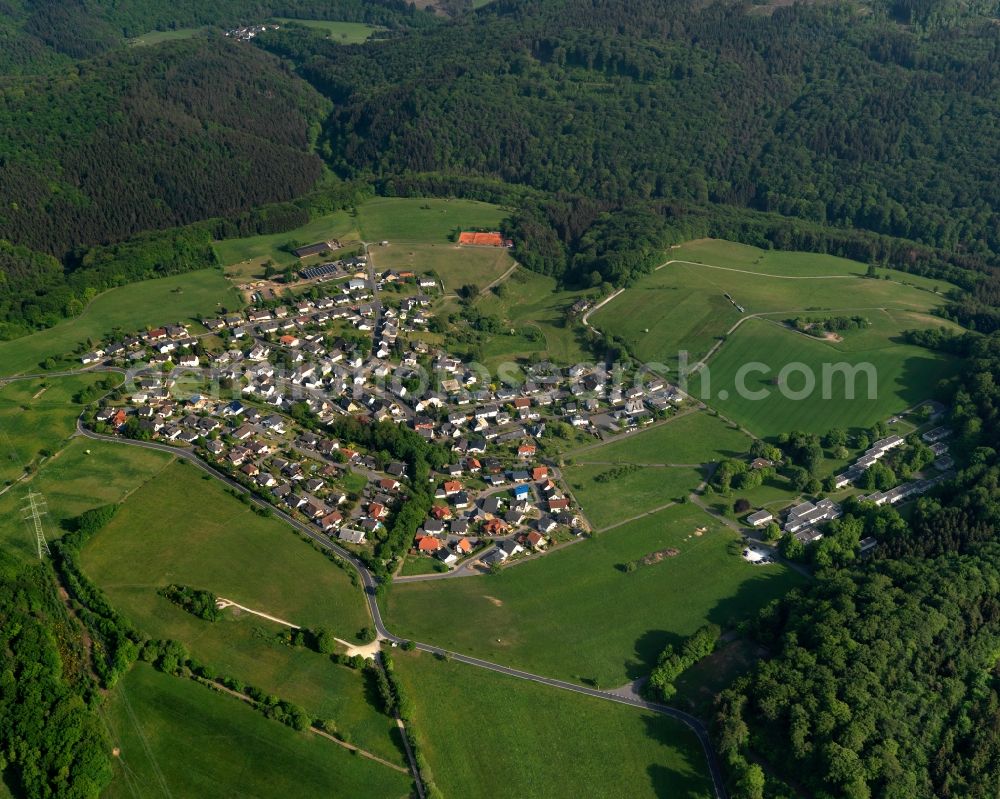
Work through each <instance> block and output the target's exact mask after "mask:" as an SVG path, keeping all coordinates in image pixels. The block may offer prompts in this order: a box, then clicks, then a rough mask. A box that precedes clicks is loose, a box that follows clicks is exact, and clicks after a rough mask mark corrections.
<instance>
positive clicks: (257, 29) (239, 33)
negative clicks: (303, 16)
mask: <svg viewBox="0 0 1000 799" xmlns="http://www.w3.org/2000/svg"><path fill="white" fill-rule="evenodd" d="M280 27H281V26H280V25H278V24H277V23H275V22H270V23H267V24H265V25H243V26H241V27H239V28H232V29H231V30H228V31H226V36H228V37H229V38H231V39H236V40H238V41H241V42H249V41H250V40H251V39H253V38H254V37H255V36H259V35H260V34H262V33H263V32H264V31H276V30H279V29H280Z"/></svg>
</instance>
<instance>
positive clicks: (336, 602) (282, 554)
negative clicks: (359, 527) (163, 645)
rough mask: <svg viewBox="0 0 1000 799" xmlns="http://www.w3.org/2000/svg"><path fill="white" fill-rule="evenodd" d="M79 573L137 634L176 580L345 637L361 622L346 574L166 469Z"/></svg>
mask: <svg viewBox="0 0 1000 799" xmlns="http://www.w3.org/2000/svg"><path fill="white" fill-rule="evenodd" d="M81 564H82V566H83V569H84V571H85V572H86V573H87V575H88V576H89V577H90V578H91V579H92V580H94V582H95V583H97V584H98V585H99V586H100V587H101V588H102V589H103V590H104V591H105V593H106V594H107V595H108V597H109V598H110V600H111V602H112V604H114V605H115V607H117V608H119V609H120V610H121V611H122V612H123V614H124V615H125V616H126V617H128V618H129V619H131V621H132V622H133V623H134V624H135V625H136V626H137V627H139V628H140V629H146V628H147V627H152V626H155V625H156V624H157V623H158V622H157V619H158V618H159V617H160V615H161V614H162V611H163V605H162V602H163V600H162V598H161V597H159V596H158V595H157V593H156V592H157V590H158V589H159V588H162V587H163V586H165V585H167V584H169V583H180V584H183V585H190V586H193V587H195V588H201V589H205V590H207V591H211V592H212V593H214V594H216V595H218V596H223V597H226V598H227V599H231V600H232V601H234V602H237V603H239V604H241V605H245V606H247V607H250V608H253V609H255V610H260V611H263V612H265V613H269V614H271V615H274V616H277V617H279V618H281V619H284V620H286V621H289V622H291V623H292V624H298V625H301V626H305V627H327V628H328V629H329V630H330V631H331V632H333V634H334V635H336V636H338V637H339V638H343V639H345V640H350V639H351V638H352V637H353V636H354V635H355V634H356V633H357V631H358V630H359V629H361V628H362V627H364V626H366V625H368V624H370V619H369V617H368V613H367V610H366V608H365V605H364V599H363V597H362V594H361V589H360V588H356V587H354V585H352V582H351V580H350V578H349V576H348V573H347V572H346V571H345V570H343V569H340V568H338V567H337V566H335V565H334V564H333V563H330V562H329V561H328V560H327V559H326V557H325V556H324V555H322V554H321V553H319V552H316V551H315V550H313V548H312V547H311V546H310V545H309V544H307V543H305V542H303V541H301V540H300V539H299V538H298V536H297V535H296V534H294V533H293V532H292V531H291V530H290V529H289V528H288V527H287V525H285V524H284V523H282V522H279V521H277V520H276V519H273V518H264V517H262V516H259V515H257V514H256V513H254V512H253V511H252V510H250V508H249V507H248V506H247V505H245V504H243V503H242V502H240V501H239V500H237V499H236V498H234V497H232V496H231V495H229V494H227V493H226V491H225V490H224V489H223V487H222V486H221V485H220V484H219V483H218V481H216V480H214V479H212V478H210V477H208V476H207V475H204V474H203V473H202V472H201V471H200V470H198V469H196V468H195V467H193V466H192V465H190V464H187V463H175V464H172V465H171V466H170V467H168V468H167V469H166V470H164V471H163V472H162V473H160V474H159V475H157V477H156V479H154V480H151V481H149V482H147V483H146V484H145V485H143V486H142V488H140V489H139V490H138V491H136V492H135V493H134V494H133V495H132V496H131V497H130V499H129V501H128V502H127V503H125V504H124V505H123V507H122V508H121V510H120V511H119V512H118V514H117V516H116V517H115V518H114V519H113V520H112V521H111V523H110V524H109V525H108V526H107V527H106V528H105V529H103V530H101V532H100V534H99V535H97V536H95V537H94V538H93V539H92V540H91V541H90V542H88V544H87V546H86V547H85V548H84V551H83V553H82V556H81Z"/></svg>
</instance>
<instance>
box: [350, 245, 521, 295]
mask: <svg viewBox="0 0 1000 799" xmlns="http://www.w3.org/2000/svg"><path fill="white" fill-rule="evenodd" d="M368 255H369V257H370V258H371V260H372V263H373V264H374V265H375V268H376V269H378V270H379V271H384V270H386V269H396V270H407V269H408V270H411V271H413V272H416V273H417V274H418V275H424V274H433V275H435V276H436V277H437V278H438V280H439V281H440V282H441V283H442V284H444V291H445V292H446V293H448V294H454V293H455V292H456V291H457V290H458V289H460V288H461V287H462V286H464V285H466V284H472V285H474V286H479V287H480V288H484V287H486V286H488V285H489V284H490V283H492V282H493V281H494V280H496V279H497V278H499V277H500V276H501V275H503V274H504V273H505V272H506V271H507V270H508V269H510V267H511V266H512V265H513V263H514V261H513V259H511V257H510V253H509V252H508V251H507V250H505V249H503V248H501V247H461V246H459V245H458V244H453V243H451V242H450V241H447V240H442V241H436V242H409V241H399V242H394V241H390V242H389V245H388V246H386V247H379V246H378V245H373V246H372V247H370V248H369V250H368Z"/></svg>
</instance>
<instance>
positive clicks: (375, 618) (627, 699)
mask: <svg viewBox="0 0 1000 799" xmlns="http://www.w3.org/2000/svg"><path fill="white" fill-rule="evenodd" d="M76 430H77V434H78V435H81V436H83V437H85V438H89V439H92V440H94V441H109V442H114V443H117V444H127V445H130V446H135V447H141V448H143V449H151V450H157V451H159V452H166V453H168V454H170V455H173V456H175V457H178V458H184V459H185V460H187V461H188V462H189V463H192V464H194V465H195V466H196V467H197V468H199V469H201V470H202V471H203V472H205V473H207V474H209V475H211V476H212V477H214V478H216V479H217V480H221V481H222V482H223V483H225V484H226V485H227V486H229V487H230V488H232V489H234V490H236V491H239V492H240V493H242V494H245V495H246V496H248V497H249V499H250V501H251V502H252V503H253V504H254V505H256V506H258V507H260V508H265V509H267V510H270V511H271V513H272V514H273V515H275V516H277V517H278V518H279V519H281V520H282V521H284V522H285V523H286V524H289V525H290V526H291V527H293V528H294V529H295V530H297V531H298V532H300V533H302V534H303V535H306V536H308V537H309V538H310V539H312V540H313V541H315V542H316V543H317V544H318V545H319V546H321V547H322V548H324V549H327V550H330V551H331V552H335V553H336V554H337V555H339V556H340V557H342V558H343V559H344V560H345V561H346V562H348V563H350V564H351V566H353V567H354V569H355V570H356V571H357V572H358V574H359V575H360V577H361V583H362V585H363V586H364V591H365V601H366V603H367V605H368V612H369V613H370V614H371V617H372V622H373V624H374V626H375V629H376V631H377V632H378V635H379V638H380V639H382V640H385V641H389V642H390V643H392V644H403V643H406V642H407V640H408V639H405V638H401V637H399V636H397V635H394V634H393V633H392V632H390V631H389V629H388V628H387V627H386V626H385V622H384V621H383V620H382V612H381V610H380V609H379V606H378V601H377V599H376V589H377V587H378V585H377V583H376V580H375V578H374V576H373V575H372V573H371V572H370V571H369V570H368V567H367V566H365V564H364V563H363V562H362V561H361V560H359V559H358V558H357V557H356V556H355V555H354V554H352V553H351V552H348V551H347V550H346V549H344V548H343V547H341V546H338V545H337V544H335V543H334V542H332V541H330V540H329V539H328V538H327V537H326V536H325V535H323V534H322V533H320V532H319V531H318V530H314V529H313V528H311V527H309V526H308V525H306V524H304V523H302V522H300V521H298V520H297V519H294V518H292V517H291V516H289V515H288V514H287V513H285V512H284V511H282V510H280V509H278V508H276V507H274V506H273V505H271V504H270V503H267V502H264V501H263V500H261V499H258V498H257V497H256V496H254V495H253V493H252V492H250V491H249V490H248V489H247V488H245V487H244V486H242V485H240V484H239V483H238V482H236V481H235V480H233V479H232V478H231V477H229V476H228V475H226V474H224V473H222V472H220V471H218V470H217V469H215V468H214V467H212V466H210V465H209V464H208V463H206V462H205V461H203V460H202V459H201V458H199V457H198V456H197V455H196V454H195V453H193V452H191V451H189V450H185V449H179V448H178V447H171V446H168V445H166V444H160V443H157V442H155V441H136V440H133V439H125V438H120V437H118V436H107V435H102V434H100V433H95V432H93V431H92V430H88V429H87V428H85V427H84V426H83V423H82V420H81V419H77V423H76ZM413 645H414V647H415V648H416V649H419V650H420V651H422V652H429V653H430V654H433V655H437V656H439V657H444V658H448V659H450V660H453V661H456V662H459V663H466V664H468V665H470V666H476V667H477V668H481V669H487V670H488V671H493V672H496V673H497V674H506V675H507V676H508V677H517V678H518V679H521V680H527V681H528V682H533V683H537V684H538V685H547V686H549V687H550V688H558V689H560V690H563V691H571V692H572V693H577V694H583V695H584V696H591V697H594V698H596V699H603V700H605V701H608V702H615V703H617V704H620V705H631V706H633V707H638V708H641V709H643V710H648V711H651V712H654V713H659V714H661V715H664V716H668V717H670V718H672V719H675V720H676V721H679V722H681V723H682V724H684V725H685V726H686V727H687V728H688V729H689V730H691V732H693V733H694V734H695V737H697V739H698V742H699V743H700V744H701V748H702V750H703V751H704V754H705V758H706V760H707V763H708V770H709V774H710V775H711V777H712V783H713V786H714V793H715V796H716V799H727V793H726V786H725V782H724V781H723V777H722V770H721V768H720V765H719V758H718V755H717V754H716V752H715V749H714V747H713V746H712V741H711V739H710V737H709V734H708V730H707V729H706V727H705V725H704V724H703V723H702V722H701V720H700V719H698V718H696V717H695V716H692V715H691V714H690V713H685V712H684V711H683V710H679V709H677V708H675V707H670V706H669V705H662V704H659V703H657V702H649V701H646V700H645V699H642V698H641V697H638V696H634V695H632V694H624V695H623V694H618V693H613V692H610V691H601V690H598V689H597V688H587V687H586V686H583V685H576V684H574V683H571V682H566V681H564V680H556V679H553V678H551V677H543V676H541V675H539V674H532V673H531V672H527V671H521V670H520V669H512V668H510V667H508V666H502V665H500V664H499V663H493V662H491V661H488V660H481V659H480V658H474V657H470V656H469V655H463V654H461V653H459V652H452V651H450V650H447V649H442V648H441V647H438V646H434V645H432V644H425V643H421V642H418V641H414V642H413Z"/></svg>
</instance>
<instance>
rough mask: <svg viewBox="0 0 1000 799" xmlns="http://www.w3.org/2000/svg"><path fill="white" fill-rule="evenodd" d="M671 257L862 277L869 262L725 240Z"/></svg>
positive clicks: (906, 280)
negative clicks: (772, 248) (763, 247)
mask: <svg viewBox="0 0 1000 799" xmlns="http://www.w3.org/2000/svg"><path fill="white" fill-rule="evenodd" d="M669 258H670V259H678V260H688V261H694V262H696V263H705V264H715V265H719V266H725V267H729V268H731V269H742V270H745V271H748V272H757V273H762V274H769V275H785V276H791V277H803V276H815V275H854V276H858V277H860V276H863V275H864V274H865V273H866V272H867V270H868V265H867V264H863V263H861V262H860V261H852V260H851V259H849V258H840V257H839V256H836V255H825V254H823V253H813V252H801V251H797V250H762V249H760V248H759V247H752V246H750V245H749V244H739V243H737V242H734V241H725V240H723V239H697V240H695V241H689V242H687V243H685V244H682V245H680V246H679V247H676V248H674V249H672V250H671V251H670V255H669ZM878 274H879V276H880V277H881V276H882V275H888V276H889V278H890V279H891V280H893V281H895V282H897V283H900V284H902V285H907V286H913V287H915V288H918V289H922V290H927V291H931V292H935V293H939V294H945V293H947V292H948V291H950V290H951V289H953V288H954V286H953V285H952V284H950V283H948V282H947V281H943V280H934V279H931V278H927V277H923V276H921V275H912V274H909V273H908V272H901V271H899V270H896V269H882V268H879V269H878Z"/></svg>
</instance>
